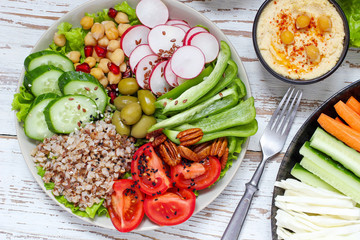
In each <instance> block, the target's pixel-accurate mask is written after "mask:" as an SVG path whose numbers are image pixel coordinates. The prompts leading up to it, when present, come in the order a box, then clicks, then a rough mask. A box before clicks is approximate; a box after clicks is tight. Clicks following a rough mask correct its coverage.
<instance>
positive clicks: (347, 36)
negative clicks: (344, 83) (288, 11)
mask: <svg viewBox="0 0 360 240" xmlns="http://www.w3.org/2000/svg"><path fill="white" fill-rule="evenodd" d="M272 1H278V0H265V2H264V3H263V4H262V5H261V6H260V8H259V10H258V11H257V13H256V16H255V18H254V24H253V28H252V41H253V45H254V49H255V53H256V56H257V57H258V58H259V60H260V62H261V64H262V65H263V67H264V68H265V69H266V70H267V71H268V72H270V73H271V74H272V75H273V76H274V77H276V78H277V79H280V80H281V81H284V82H286V83H292V84H297V85H306V84H312V83H316V82H319V81H321V80H324V79H325V78H327V77H329V76H330V75H331V74H333V73H334V72H335V71H336V70H337V69H338V68H339V67H340V66H341V64H342V62H343V61H344V59H345V57H346V54H347V52H348V49H349V43H350V30H349V23H348V21H347V18H346V16H345V13H344V11H343V10H342V9H341V7H340V5H339V4H338V3H337V2H336V1H335V0H328V1H329V2H330V3H331V4H332V5H333V6H334V7H335V8H336V10H337V12H338V13H339V14H340V17H341V19H342V20H343V24H344V32H345V37H344V47H343V51H342V53H341V55H340V57H339V60H338V61H337V62H336V64H335V65H334V67H332V68H331V69H330V70H329V71H328V72H326V73H324V74H323V75H321V76H318V77H316V78H312V79H309V80H300V79H291V78H288V77H285V76H283V75H281V74H279V73H277V72H276V71H275V70H273V69H272V68H271V67H270V66H269V65H268V64H267V63H266V61H265V59H264V58H263V57H262V54H261V51H260V49H259V46H258V43H257V26H258V23H259V18H260V16H261V13H262V12H263V10H264V9H265V8H266V6H267V5H268V4H269V3H271V2H272Z"/></svg>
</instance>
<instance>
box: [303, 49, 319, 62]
mask: <svg viewBox="0 0 360 240" xmlns="http://www.w3.org/2000/svg"><path fill="white" fill-rule="evenodd" d="M305 50H306V55H307V57H308V59H309V60H310V62H317V61H318V60H319V58H320V51H319V49H318V48H317V47H316V46H315V45H309V46H306V47H305Z"/></svg>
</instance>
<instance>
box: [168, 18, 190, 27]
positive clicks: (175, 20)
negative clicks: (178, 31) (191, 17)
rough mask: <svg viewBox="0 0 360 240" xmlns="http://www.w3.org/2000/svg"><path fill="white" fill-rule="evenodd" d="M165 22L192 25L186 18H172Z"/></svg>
mask: <svg viewBox="0 0 360 240" xmlns="http://www.w3.org/2000/svg"><path fill="white" fill-rule="evenodd" d="M165 24H166V25H175V24H182V25H187V26H189V27H190V25H189V24H188V23H187V22H186V21H185V20H180V19H170V20H169V21H167V22H166V23H165Z"/></svg>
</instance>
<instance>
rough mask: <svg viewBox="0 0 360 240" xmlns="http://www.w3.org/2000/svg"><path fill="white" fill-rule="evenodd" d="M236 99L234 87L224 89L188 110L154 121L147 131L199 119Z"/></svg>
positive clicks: (234, 101)
mask: <svg viewBox="0 0 360 240" xmlns="http://www.w3.org/2000/svg"><path fill="white" fill-rule="evenodd" d="M225 98H226V99H225ZM237 101H238V94H237V91H236V87H233V88H229V89H226V90H225V91H224V92H222V94H216V95H215V96H213V97H212V98H210V99H209V100H208V101H206V102H204V103H201V104H198V105H196V106H194V107H192V108H189V109H188V110H185V111H182V112H180V113H178V114H176V115H174V116H172V117H170V118H168V119H164V120H163V121H161V122H158V123H156V124H155V125H153V126H152V127H150V128H149V129H148V132H152V131H154V130H156V129H160V128H172V127H175V126H178V125H181V124H183V123H188V122H190V121H195V120H199V119H201V118H203V117H205V116H207V115H210V114H213V113H217V112H219V111H221V110H223V109H224V108H226V107H227V108H229V107H232V106H234V105H235V104H236V103H237ZM229 105H230V106H229Z"/></svg>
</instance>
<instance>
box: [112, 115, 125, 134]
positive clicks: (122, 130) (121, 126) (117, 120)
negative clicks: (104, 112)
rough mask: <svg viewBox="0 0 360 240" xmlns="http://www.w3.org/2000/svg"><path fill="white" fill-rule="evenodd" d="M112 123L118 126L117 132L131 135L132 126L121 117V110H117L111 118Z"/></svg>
mask: <svg viewBox="0 0 360 240" xmlns="http://www.w3.org/2000/svg"><path fill="white" fill-rule="evenodd" d="M111 123H112V124H113V125H115V128H116V132H117V133H119V134H121V135H127V136H129V135H130V126H128V125H125V124H124V123H123V122H122V121H121V118H120V112H119V111H115V112H114V115H113V117H112V119H111Z"/></svg>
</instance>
